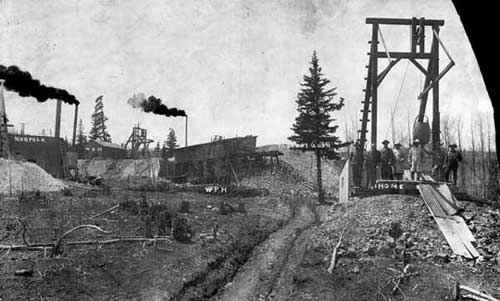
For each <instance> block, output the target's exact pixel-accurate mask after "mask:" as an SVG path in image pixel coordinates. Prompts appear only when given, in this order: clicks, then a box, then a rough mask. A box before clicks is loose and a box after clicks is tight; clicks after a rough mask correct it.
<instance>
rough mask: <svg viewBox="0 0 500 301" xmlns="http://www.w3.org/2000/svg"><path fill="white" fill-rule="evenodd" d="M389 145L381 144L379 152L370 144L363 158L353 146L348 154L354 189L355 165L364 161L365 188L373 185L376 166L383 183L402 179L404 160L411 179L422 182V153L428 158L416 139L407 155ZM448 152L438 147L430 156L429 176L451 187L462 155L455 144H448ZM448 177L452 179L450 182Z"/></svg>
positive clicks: (357, 177) (358, 181)
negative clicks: (430, 171) (352, 150)
mask: <svg viewBox="0 0 500 301" xmlns="http://www.w3.org/2000/svg"><path fill="white" fill-rule="evenodd" d="M389 144H390V142H389V141H387V140H384V141H382V145H383V147H382V149H381V150H380V151H379V150H377V148H376V145H375V144H372V145H371V149H370V150H369V151H368V152H367V153H366V156H364V158H363V153H361V152H359V143H358V142H356V143H355V144H354V152H353V153H352V154H351V160H352V165H353V181H354V186H357V187H360V186H361V178H362V176H361V174H360V171H361V170H362V168H357V166H359V164H362V163H363V161H364V162H365V170H366V183H367V186H368V187H371V186H373V185H375V182H376V180H377V167H380V176H381V178H382V179H383V180H402V179H403V173H404V170H405V162H406V160H408V161H407V162H408V164H409V169H410V176H411V180H412V181H414V180H415V176H416V180H417V181H419V180H422V172H423V161H424V157H425V154H427V155H431V156H432V152H429V151H427V150H425V149H424V147H423V145H422V143H420V140H419V139H415V140H414V141H413V145H412V146H411V148H410V150H409V152H408V155H406V154H405V153H404V152H403V150H402V149H401V143H395V144H394V149H391V148H390V147H389ZM448 147H449V150H448V152H446V151H445V150H444V149H443V148H442V147H440V148H439V150H438V152H439V153H438V154H437V155H436V156H433V158H434V161H433V168H432V170H433V176H434V179H435V180H437V181H443V180H446V181H448V182H449V181H450V180H451V181H452V183H453V184H454V185H456V183H457V170H458V163H459V162H461V161H462V155H461V153H460V152H459V151H457V149H456V148H457V145H456V144H450V145H449V146H448ZM363 159H364V160H363ZM450 176H453V178H452V179H451V177H450Z"/></svg>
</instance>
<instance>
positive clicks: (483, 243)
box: [464, 203, 500, 266]
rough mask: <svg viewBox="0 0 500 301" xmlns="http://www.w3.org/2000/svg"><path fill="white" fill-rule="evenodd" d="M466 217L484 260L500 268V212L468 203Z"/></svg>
mask: <svg viewBox="0 0 500 301" xmlns="http://www.w3.org/2000/svg"><path fill="white" fill-rule="evenodd" d="M464 215H465V216H466V218H467V219H468V220H469V228H470V229H471V231H472V233H473V234H474V237H475V238H476V247H477V251H478V252H479V254H481V256H482V257H483V258H482V259H484V261H486V262H491V263H495V264H498V265H499V266H500V210H498V209H492V208H491V207H486V206H483V207H479V206H477V205H476V204H474V203H468V204H467V206H466V212H465V213H464Z"/></svg>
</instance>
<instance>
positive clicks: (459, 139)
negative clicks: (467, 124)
mask: <svg viewBox="0 0 500 301" xmlns="http://www.w3.org/2000/svg"><path fill="white" fill-rule="evenodd" d="M462 128H463V124H462V119H460V118H458V119H457V124H456V128H455V129H456V131H457V142H458V150H459V151H460V152H461V153H462V154H463V148H462ZM464 161H465V160H464ZM464 163H465V162H464ZM464 163H462V164H460V165H459V171H460V172H459V175H460V177H459V178H460V180H461V181H460V184H461V185H460V186H461V187H464V186H465V166H464Z"/></svg>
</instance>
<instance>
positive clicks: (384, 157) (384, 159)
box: [380, 140, 395, 180]
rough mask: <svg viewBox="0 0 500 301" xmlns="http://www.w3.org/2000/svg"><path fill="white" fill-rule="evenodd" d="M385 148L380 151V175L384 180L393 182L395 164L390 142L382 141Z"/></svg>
mask: <svg viewBox="0 0 500 301" xmlns="http://www.w3.org/2000/svg"><path fill="white" fill-rule="evenodd" d="M382 144H383V145H384V147H383V148H382V149H381V150H380V175H381V176H382V179H384V180H393V177H392V167H391V165H392V162H394V159H395V158H394V153H393V152H392V149H390V148H389V141H387V140H384V141H382Z"/></svg>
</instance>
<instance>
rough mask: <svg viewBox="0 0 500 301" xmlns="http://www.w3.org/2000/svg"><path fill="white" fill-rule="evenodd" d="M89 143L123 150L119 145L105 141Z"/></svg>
mask: <svg viewBox="0 0 500 301" xmlns="http://www.w3.org/2000/svg"><path fill="white" fill-rule="evenodd" d="M90 141H91V142H95V143H97V144H99V145H100V146H103V147H109V148H118V149H125V148H123V147H122V146H121V145H119V144H116V143H111V142H105V141H98V140H90Z"/></svg>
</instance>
